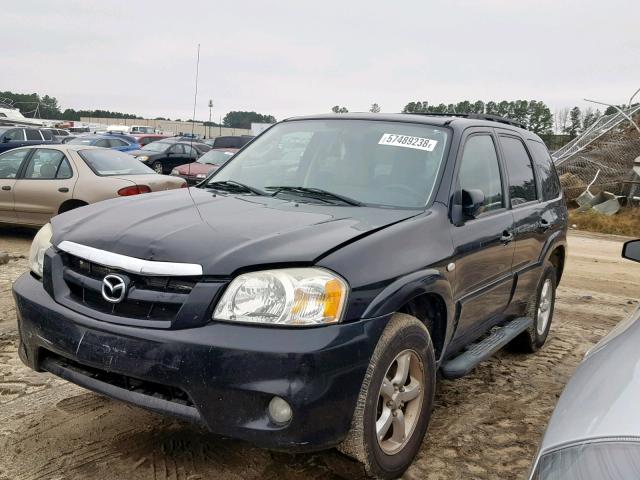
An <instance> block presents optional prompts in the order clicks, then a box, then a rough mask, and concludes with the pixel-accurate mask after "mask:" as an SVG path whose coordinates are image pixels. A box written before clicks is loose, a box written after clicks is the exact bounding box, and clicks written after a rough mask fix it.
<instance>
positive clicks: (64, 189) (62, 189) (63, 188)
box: [58, 187, 69, 193]
mask: <svg viewBox="0 0 640 480" xmlns="http://www.w3.org/2000/svg"><path fill="white" fill-rule="evenodd" d="M58 191H59V192H62V193H67V192H68V191H69V189H68V188H67V187H60V188H59V189H58Z"/></svg>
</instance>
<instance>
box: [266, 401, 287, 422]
mask: <svg viewBox="0 0 640 480" xmlns="http://www.w3.org/2000/svg"><path fill="white" fill-rule="evenodd" d="M292 415H293V412H292V411H291V406H290V405H289V404H288V403H287V402H286V401H285V400H284V399H282V398H280V397H273V398H272V399H271V401H270V402H269V418H271V421H272V422H273V423H278V424H284V423H289V422H290V421H291V417H292Z"/></svg>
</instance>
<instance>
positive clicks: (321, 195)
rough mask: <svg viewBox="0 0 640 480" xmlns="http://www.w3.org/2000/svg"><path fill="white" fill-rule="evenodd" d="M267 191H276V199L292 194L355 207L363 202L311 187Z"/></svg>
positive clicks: (277, 188)
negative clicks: (278, 196)
mask: <svg viewBox="0 0 640 480" xmlns="http://www.w3.org/2000/svg"><path fill="white" fill-rule="evenodd" d="M265 190H275V191H274V192H273V193H272V194H271V196H272V197H274V196H276V195H277V194H278V193H280V192H285V193H292V194H294V195H296V194H297V195H300V196H304V197H309V198H315V199H317V200H322V201H329V202H331V201H336V200H337V201H339V202H342V203H346V204H347V205H354V206H357V207H360V206H362V202H359V201H358V200H354V199H353V198H349V197H345V196H344V195H339V194H337V193H333V192H328V191H327V190H322V189H321V188H311V187H292V186H286V185H283V186H272V187H265Z"/></svg>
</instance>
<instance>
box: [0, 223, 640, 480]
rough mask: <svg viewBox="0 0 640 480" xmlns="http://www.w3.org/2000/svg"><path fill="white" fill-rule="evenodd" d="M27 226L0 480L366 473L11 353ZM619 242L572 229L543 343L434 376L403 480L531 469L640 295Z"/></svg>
mask: <svg viewBox="0 0 640 480" xmlns="http://www.w3.org/2000/svg"><path fill="white" fill-rule="evenodd" d="M32 236H33V232H31V231H28V230H15V229H6V228H5V229H2V228H0V251H3V250H4V251H6V252H8V253H9V254H10V256H11V258H10V261H9V263H8V264H5V265H0V452H2V455H0V480H9V479H11V480H18V479H25V480H26V479H50V480H62V479H81V478H82V479H83V478H101V479H104V480H111V479H116V478H126V479H130V480H137V479H150V478H153V479H163V480H164V479H167V480H169V479H175V480H197V479H202V480H204V479H207V478H225V479H239V480H240V479H242V480H253V479H301V478H328V479H337V478H348V479H357V478H361V476H362V473H361V470H360V468H359V466H358V464H355V463H353V462H351V461H350V460H348V459H346V458H345V457H343V456H341V455H340V454H339V453H337V452H335V451H331V452H324V453H318V454H310V455H295V456H294V455H288V454H283V453H274V452H268V451H264V450H259V449H256V448H254V447H252V446H250V445H248V444H245V443H242V442H238V441H233V440H226V439H221V438H217V437H215V436H213V435H210V434H208V433H206V432H204V431H203V430H200V429H198V428H196V427H193V426H191V425H189V424H186V423H182V422H179V421H174V420H171V419H167V418H164V417H160V416H157V415H154V414H151V413H148V412H146V411H144V410H141V409H138V408H135V407H132V406H128V405H124V404H121V403H118V402H114V401H111V400H109V399H107V398H104V397H101V396H98V395H96V394H93V393H90V392H87V391H86V390H83V389H81V388H79V387H76V386H73V385H71V384H68V383H66V382H64V381H61V380H58V379H56V378H54V377H53V376H51V375H49V374H37V373H33V372H31V371H30V370H28V369H27V368H25V367H24V366H22V364H21V362H20V361H19V359H18V356H17V340H16V324H15V308H14V305H13V299H12V298H11V282H12V281H13V280H14V279H15V278H17V277H18V276H19V275H20V274H21V273H22V272H24V271H25V270H26V269H27V261H26V259H25V256H26V255H27V254H28V249H29V244H30V241H31V238H32ZM621 242H622V239H621V238H619V237H611V236H604V235H598V236H596V235H587V234H575V233H572V234H571V235H570V239H569V253H570V258H569V260H568V262H567V269H566V271H565V276H564V278H563V282H562V284H561V287H560V288H559V290H558V302H557V305H556V314H555V318H554V323H553V325H552V327H551V333H550V337H549V340H548V342H547V344H546V346H545V347H544V348H543V349H542V350H541V351H540V352H538V353H537V354H535V355H532V356H523V355H515V354H510V353H500V354H499V355H498V356H496V357H495V358H493V359H491V360H490V361H487V362H485V363H483V364H482V365H481V366H480V367H479V368H477V369H476V371H475V372H473V374H471V375H469V376H468V377H465V378H463V379H460V380H455V381H444V380H443V381H441V382H440V383H439V390H438V393H437V396H436V409H435V412H434V415H433V417H432V422H431V427H430V430H429V434H428V436H427V438H426V440H425V442H424V445H423V448H422V451H421V452H420V454H419V456H418V458H417V459H416V461H415V462H414V464H413V466H412V467H411V468H410V469H409V471H408V472H407V474H406V475H405V478H407V479H418V478H420V479H458V478H460V479H495V478H500V479H515V478H522V477H523V476H524V475H525V474H526V471H527V469H528V467H529V463H530V461H531V459H532V457H533V455H534V453H535V450H536V448H537V445H538V443H539V440H540V438H541V435H542V433H543V432H544V428H545V425H546V423H547V421H548V419H549V416H550V414H551V412H552V410H553V407H554V405H555V403H556V400H557V398H558V396H559V395H560V393H561V391H562V388H563V386H564V385H565V383H566V382H567V380H568V379H569V377H570V376H571V374H572V372H573V370H574V369H575V367H576V365H577V364H578V362H579V361H580V360H581V358H582V356H583V355H584V353H585V352H586V351H587V350H588V349H589V348H590V347H591V346H592V345H593V344H594V343H595V342H597V341H598V340H599V339H600V338H601V337H602V336H603V335H604V334H605V333H606V332H608V331H609V330H610V329H611V328H612V327H613V326H614V325H615V324H616V323H617V322H618V321H620V320H621V319H623V318H624V317H625V316H626V315H627V314H628V313H629V312H631V311H632V310H633V308H634V306H635V305H636V304H637V300H636V299H640V264H633V263H632V262H628V261H624V260H622V259H621V258H620V251H621Z"/></svg>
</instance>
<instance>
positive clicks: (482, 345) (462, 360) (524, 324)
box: [441, 317, 533, 379]
mask: <svg viewBox="0 0 640 480" xmlns="http://www.w3.org/2000/svg"><path fill="white" fill-rule="evenodd" d="M531 326H533V319H531V318H528V317H519V318H516V319H514V320H511V321H510V322H509V323H507V324H505V325H503V326H502V327H499V328H497V329H496V330H494V332H493V333H491V334H490V335H489V336H488V337H486V338H485V339H484V340H482V341H480V342H478V343H474V344H472V345H471V346H469V347H468V348H467V349H466V350H465V351H463V352H462V353H461V354H460V355H458V356H457V357H454V358H452V359H450V360H447V361H446V362H445V363H444V364H443V365H442V367H441V371H442V376H443V377H444V378H449V379H452V378H460V377H464V376H465V375H466V374H467V373H469V372H470V371H471V370H473V369H474V368H475V367H476V365H478V364H479V363H480V362H482V361H484V360H486V359H487V358H489V357H490V356H491V355H493V354H494V353H496V352H497V351H498V350H500V349H501V348H502V347H504V346H505V345H506V344H507V343H509V342H510V341H511V340H513V339H514V338H516V337H517V336H518V335H520V334H521V333H522V332H524V331H525V330H526V329H528V328H529V327H531Z"/></svg>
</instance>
